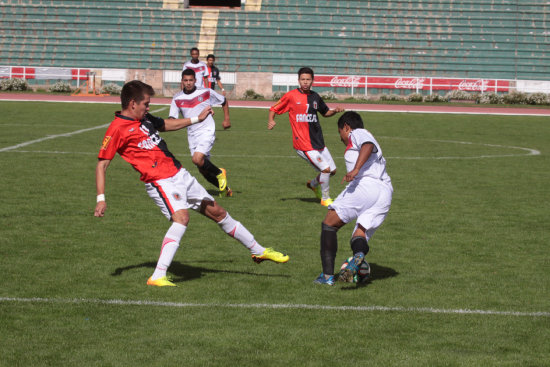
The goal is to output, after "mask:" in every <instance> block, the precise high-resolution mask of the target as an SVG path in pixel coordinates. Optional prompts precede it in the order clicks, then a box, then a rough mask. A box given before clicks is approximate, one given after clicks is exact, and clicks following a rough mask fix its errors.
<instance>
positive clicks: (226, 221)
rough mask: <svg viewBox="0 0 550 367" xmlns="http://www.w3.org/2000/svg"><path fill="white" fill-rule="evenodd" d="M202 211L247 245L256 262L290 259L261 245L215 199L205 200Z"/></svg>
mask: <svg viewBox="0 0 550 367" xmlns="http://www.w3.org/2000/svg"><path fill="white" fill-rule="evenodd" d="M201 213H203V214H204V215H206V216H207V217H208V218H210V219H212V220H214V221H215V222H216V223H218V225H219V226H220V228H221V229H222V230H223V231H224V232H225V233H227V234H228V235H229V236H231V237H233V238H235V239H236V240H237V241H239V242H240V243H241V244H242V245H243V246H245V247H246V248H247V249H248V250H249V251H250V254H251V256H252V260H254V261H255V262H257V263H260V262H262V261H265V260H270V261H273V262H276V263H286V262H287V261H288V260H290V257H289V256H288V255H285V254H283V253H281V252H278V251H275V250H274V249H272V248H265V247H263V246H261V245H260V244H259V243H258V242H257V241H256V239H255V238H254V236H253V235H252V233H250V232H249V231H248V229H246V227H245V226H243V225H242V224H241V222H239V221H236V220H235V219H233V218H232V217H231V215H229V213H228V212H227V211H226V210H225V209H223V208H222V207H221V206H219V205H218V203H216V202H215V201H212V202H211V201H205V202H203V204H202V206H201Z"/></svg>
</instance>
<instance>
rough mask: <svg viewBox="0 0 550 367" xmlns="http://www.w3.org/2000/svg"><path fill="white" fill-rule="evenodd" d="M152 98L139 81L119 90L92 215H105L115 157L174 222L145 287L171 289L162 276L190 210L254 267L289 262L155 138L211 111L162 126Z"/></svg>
mask: <svg viewBox="0 0 550 367" xmlns="http://www.w3.org/2000/svg"><path fill="white" fill-rule="evenodd" d="M154 94H155V92H154V90H153V88H152V87H151V86H150V85H147V84H145V83H143V82H140V81H139V80H134V81H131V82H128V83H126V84H125V85H124V87H122V92H121V95H120V99H121V104H122V111H121V112H117V113H116V116H115V119H114V120H113V121H112V122H111V124H110V125H109V127H108V128H107V132H106V133H105V137H104V138H103V144H102V146H101V148H100V150H99V155H98V162H97V166H96V188H97V204H96V207H95V211H94V215H95V216H96V217H103V216H104V215H105V209H106V208H107V203H106V201H105V175H106V172H107V167H108V166H109V164H110V163H111V161H112V160H113V158H114V157H115V154H116V153H118V154H119V155H120V156H121V157H122V158H123V159H124V160H125V161H127V162H128V163H130V164H131V165H132V166H133V167H134V168H135V170H136V171H138V172H139V173H140V174H141V180H142V181H143V182H145V188H146V190H147V194H149V196H150V197H151V199H153V201H154V202H155V204H157V206H158V207H159V208H160V210H161V212H162V213H163V214H164V215H165V216H166V217H167V218H168V219H169V220H171V221H172V225H171V226H170V228H169V229H168V232H166V235H165V236H164V240H163V241H162V247H161V251H160V256H159V259H158V262H157V266H156V268H155V272H154V273H153V275H151V277H150V278H149V279H148V280H147V285H152V286H161V287H162V286H175V284H174V283H173V282H172V281H171V280H170V278H169V277H167V275H166V271H167V269H168V267H169V266H170V264H171V263H172V259H173V258H174V255H175V254H176V250H177V249H178V247H179V244H180V240H181V238H182V237H183V234H184V233H185V231H186V229H187V225H188V223H189V209H193V210H195V211H198V212H200V213H201V214H202V215H204V216H206V217H208V218H210V219H212V220H214V221H215V222H216V223H218V225H219V227H220V228H221V229H222V230H223V231H224V232H225V233H227V234H228V235H230V236H231V237H234V238H235V239H236V240H238V241H239V242H241V244H243V245H244V246H245V247H246V248H247V249H248V250H249V251H250V253H251V254H252V259H253V260H254V261H255V262H257V263H259V262H262V261H264V260H271V261H274V262H279V263H284V262H287V261H288V260H289V257H288V256H287V255H283V254H282V253H280V252H277V251H275V250H273V249H271V248H264V247H262V246H261V245H260V244H259V243H258V242H256V240H255V239H254V236H253V235H252V234H251V233H250V232H249V231H248V230H247V229H246V228H245V227H244V226H243V225H242V224H241V223H240V222H238V221H236V220H235V219H233V218H232V217H231V216H230V215H229V213H228V212H227V211H226V210H225V209H224V208H222V207H221V206H220V205H219V204H218V203H216V201H215V200H214V198H213V197H212V196H211V195H210V194H209V193H208V192H207V191H206V190H205V189H204V188H203V187H202V186H201V184H200V183H199V182H198V181H197V180H196V179H195V178H194V177H193V176H191V175H190V174H189V172H187V170H186V169H185V168H183V167H182V165H181V163H180V162H179V161H178V160H177V159H176V158H175V157H174V155H172V153H170V151H169V150H168V147H167V145H166V142H165V141H164V140H163V139H162V137H161V136H160V135H159V132H161V131H174V130H179V129H182V128H184V127H188V126H191V125H193V124H195V123H202V121H204V120H205V119H206V118H207V117H208V116H209V115H210V114H212V107H211V106H206V107H205V108H203V109H202V110H201V111H198V112H197V113H196V115H193V116H186V118H183V119H167V120H166V121H165V120H164V119H162V118H159V117H155V116H152V115H150V114H149V113H148V111H149V103H150V101H151V97H152V96H153V95H154Z"/></svg>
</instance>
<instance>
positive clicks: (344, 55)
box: [0, 0, 550, 80]
mask: <svg viewBox="0 0 550 367" xmlns="http://www.w3.org/2000/svg"><path fill="white" fill-rule="evenodd" d="M163 5H164V1H162V0H133V1H120V0H118V1H109V0H95V1H76V0H68V1H57V0H29V1H21V0H2V1H1V2H0V16H1V19H2V21H1V22H0V59H1V60H2V64H3V65H22V66H37V67H40V66H46V67H51V66H56V67H75V66H78V67H83V68H88V67H89V68H130V69H159V70H178V69H180V67H181V64H182V62H183V61H184V60H185V59H186V58H187V57H188V50H189V49H190V48H191V47H193V46H196V45H198V44H199V41H200V40H201V34H200V32H201V25H202V24H201V22H202V18H203V13H204V12H205V11H206V10H204V9H200V8H191V9H183V8H181V7H180V8H178V9H174V8H173V7H169V8H167V7H163ZM250 8H251V9H253V10H250V11H246V10H245V7H243V8H242V9H241V10H238V9H237V10H230V9H220V10H219V13H218V14H217V27H211V28H212V29H215V34H214V35H212V34H210V35H209V36H210V37H211V39H213V40H214V41H208V42H209V45H212V48H211V49H210V50H209V51H213V53H214V54H216V56H217V59H218V66H219V67H220V70H221V71H224V72H273V73H293V72H295V71H296V69H297V67H299V66H303V65H309V66H312V67H313V68H314V69H315V71H316V73H319V74H323V73H325V74H334V73H339V74H348V75H365V74H369V75H423V76H448V77H474V78H475V77H484V78H501V79H529V80H550V55H549V53H550V28H549V27H548V25H547V24H548V21H549V17H550V3H548V2H547V1H545V0H537V1H528V2H520V1H517V0H513V1H512V0H477V1H473V0H464V1H454V0H395V1H341V0H340V1H339V0H327V1H323V2H319V1H313V0H297V1H296V0H292V1H291V0H263V1H256V2H255V6H254V7H250Z"/></svg>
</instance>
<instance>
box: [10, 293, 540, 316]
mask: <svg viewBox="0 0 550 367" xmlns="http://www.w3.org/2000/svg"><path fill="white" fill-rule="evenodd" d="M0 302H3V303H8V302H12V303H50V304H52V303H58V304H101V305H115V306H149V307H170V308H193V307H212V308H245V309H268V310H273V309H293V310H313V311H357V312H401V313H436V314H450V315H495V316H524V317H550V312H545V311H540V312H522V311H495V310H470V309H438V308H432V307H388V306H328V305H308V304H290V303H284V304H277V303H248V304H247V303H180V302H162V301H145V300H142V301H139V300H138V301H134V300H121V299H94V298H92V299H86V298H75V299H63V298H19V297H0Z"/></svg>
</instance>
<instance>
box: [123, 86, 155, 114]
mask: <svg viewBox="0 0 550 367" xmlns="http://www.w3.org/2000/svg"><path fill="white" fill-rule="evenodd" d="M146 95H147V96H149V97H152V96H154V95H155V90H154V89H153V87H151V86H150V85H149V84H145V83H144V82H142V81H139V80H132V81H130V82H128V83H126V84H124V86H123V87H122V90H121V91H120V104H121V105H122V109H123V110H125V109H127V108H128V106H129V105H130V102H131V101H136V102H137V103H139V102H141V101H143V100H144V99H145V96H146Z"/></svg>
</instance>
